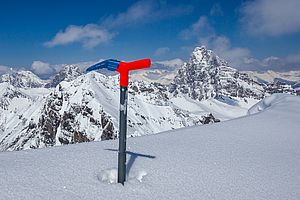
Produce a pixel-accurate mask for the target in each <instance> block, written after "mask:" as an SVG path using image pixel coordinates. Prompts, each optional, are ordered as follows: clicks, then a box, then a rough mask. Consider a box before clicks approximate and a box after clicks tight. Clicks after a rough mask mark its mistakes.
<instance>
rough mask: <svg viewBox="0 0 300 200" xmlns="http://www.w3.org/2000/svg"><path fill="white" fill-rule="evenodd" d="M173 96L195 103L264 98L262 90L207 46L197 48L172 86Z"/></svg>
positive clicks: (170, 88) (179, 71)
mask: <svg viewBox="0 0 300 200" xmlns="http://www.w3.org/2000/svg"><path fill="white" fill-rule="evenodd" d="M169 91H170V92H171V93H173V94H174V95H177V94H179V93H181V94H184V95H188V96H189V97H191V98H193V99H196V100H203V99H209V98H220V97H222V96H233V97H254V98H261V96H262V95H263V88H262V87H261V86H260V85H259V84H257V83H255V82H254V81H253V80H251V79H250V78H249V77H248V76H247V75H246V74H242V73H239V72H238V70H236V69H234V68H231V67H230V66H229V64H228V63H227V62H226V61H224V60H222V59H221V58H219V57H218V56H217V55H216V54H215V53H214V52H213V51H211V50H207V49H206V48H205V47H204V46H201V47H196V48H195V49H194V51H193V52H192V54H191V57H190V59H189V62H187V63H184V64H183V66H182V67H181V68H180V69H179V70H178V73H177V75H176V76H175V78H174V80H173V81H172V83H171V84H170V86H169Z"/></svg>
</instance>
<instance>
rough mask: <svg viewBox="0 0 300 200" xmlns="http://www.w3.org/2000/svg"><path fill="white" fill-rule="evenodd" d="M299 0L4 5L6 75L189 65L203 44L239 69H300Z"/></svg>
mask: <svg viewBox="0 0 300 200" xmlns="http://www.w3.org/2000/svg"><path fill="white" fill-rule="evenodd" d="M299 2H300V1H298V0H273V1H268V0H253V1H245V0H243V1H242V0H235V1H229V0H227V1H225V0H224V1H211V0H190V1H188V0H185V1H167V0H161V1H159V0H158V1H151V0H149V1H148V0H147V1H146V0H142V1H132V0H127V1H125V0H124V1H123V0H122V1H120V0H119V1H118V0H110V1H100V0H98V1H96V0H84V1H79V0H78V1H69V0H66V1H55V0H52V1H47V0H45V1H33V0H27V1H22V0H19V1H17V0H3V1H1V6H0V73H1V72H5V70H7V69H8V68H9V67H16V68H20V67H25V68H32V69H33V70H34V71H36V72H37V73H39V74H47V73H51V65H54V64H59V63H77V62H82V61H97V60H99V59H101V58H104V59H105V58H117V59H122V60H133V59H139V58H143V57H150V58H152V59H153V60H168V59H174V58H181V59H183V60H187V59H188V57H189V54H190V53H191V51H192V49H193V48H194V47H195V46H199V45H206V46H207V47H208V48H210V49H213V50H214V51H215V52H216V53H217V54H218V55H219V56H220V57H223V58H225V59H226V60H228V61H229V62H230V63H231V64H232V65H233V66H234V67H237V68H239V69H256V70H267V69H274V70H289V69H300V20H299V19H300V14H299V12H298V11H299V10H300V3H299Z"/></svg>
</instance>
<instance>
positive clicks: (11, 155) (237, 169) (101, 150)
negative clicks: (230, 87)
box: [0, 96, 300, 200]
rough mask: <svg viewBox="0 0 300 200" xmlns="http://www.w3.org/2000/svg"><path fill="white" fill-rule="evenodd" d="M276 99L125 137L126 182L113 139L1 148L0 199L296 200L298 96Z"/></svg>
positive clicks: (299, 172) (299, 160)
mask: <svg viewBox="0 0 300 200" xmlns="http://www.w3.org/2000/svg"><path fill="white" fill-rule="evenodd" d="M272 98H274V97H272ZM274 102H278V103H277V104H276V105H275V106H271V107H270V108H269V109H267V110H265V112H260V113H258V114H256V115H252V116H248V117H243V118H239V119H236V120H231V121H227V122H224V123H219V124H216V125H214V126H194V127H192V128H185V129H177V130H173V131H169V132H165V133H163V134H156V135H152V136H150V137H135V138H130V139H129V140H128V142H127V144H128V147H129V152H128V164H129V166H130V167H128V169H129V170H128V173H127V177H128V180H129V181H128V182H127V184H125V186H122V185H120V184H114V183H115V182H116V176H115V175H116V173H115V167H116V166H117V160H116V159H112V158H117V151H116V149H117V147H118V141H116V140H111V141H107V142H92V143H85V144H76V145H68V146H64V147H60V148H47V149H41V150H39V151H34V150H28V151H20V152H8V153H0V160H1V162H0V168H1V170H0V180H1V181H0V188H1V193H0V199H5V200H15V199H26V200H27V199H28V200H29V199H30V200H39V199H45V197H46V198H48V199H65V200H81V199H87V200H90V199H99V197H100V198H101V199H121V198H122V199H126V200H136V199H143V200H152V199H173V200H190V199H199V200H206V199H215V200H223V199H230V200H241V199H257V200H262V199H268V200H282V199H289V200H298V199H299V196H300V190H299V177H300V170H299V165H300V157H299V155H300V147H299V143H300V134H299V130H300V123H299V121H300V98H299V97H296V96H287V97H286V98H281V96H277V97H275V99H274ZM278 116H280V117H278ZM170 163H175V164H173V165H172V167H169V166H170ZM175 177H176V178H175Z"/></svg>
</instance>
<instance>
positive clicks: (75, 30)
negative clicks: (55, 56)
mask: <svg viewBox="0 0 300 200" xmlns="http://www.w3.org/2000/svg"><path fill="white" fill-rule="evenodd" d="M114 35H115V34H114V33H110V32H108V31H107V30H105V29H103V28H102V27H100V26H99V25H96V24H87V25H85V26H75V25H70V26H68V27H67V28H66V29H65V30H64V31H60V32H58V33H57V34H56V35H55V37H54V38H53V39H52V40H51V41H48V42H46V43H45V46H46V47H54V46H57V45H65V44H70V43H74V42H79V43H81V44H82V45H83V46H84V47H86V48H93V47H95V46H97V45H99V44H101V43H105V42H108V41H110V40H111V39H112V38H113V37H114Z"/></svg>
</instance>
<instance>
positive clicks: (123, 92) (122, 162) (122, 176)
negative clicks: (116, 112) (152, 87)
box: [118, 86, 128, 185]
mask: <svg viewBox="0 0 300 200" xmlns="http://www.w3.org/2000/svg"><path fill="white" fill-rule="evenodd" d="M127 98H128V92H127V87H124V86H121V88H120V121H119V123H120V124H119V153H118V183H122V184H123V185H124V182H125V181H126V137H127Z"/></svg>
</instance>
